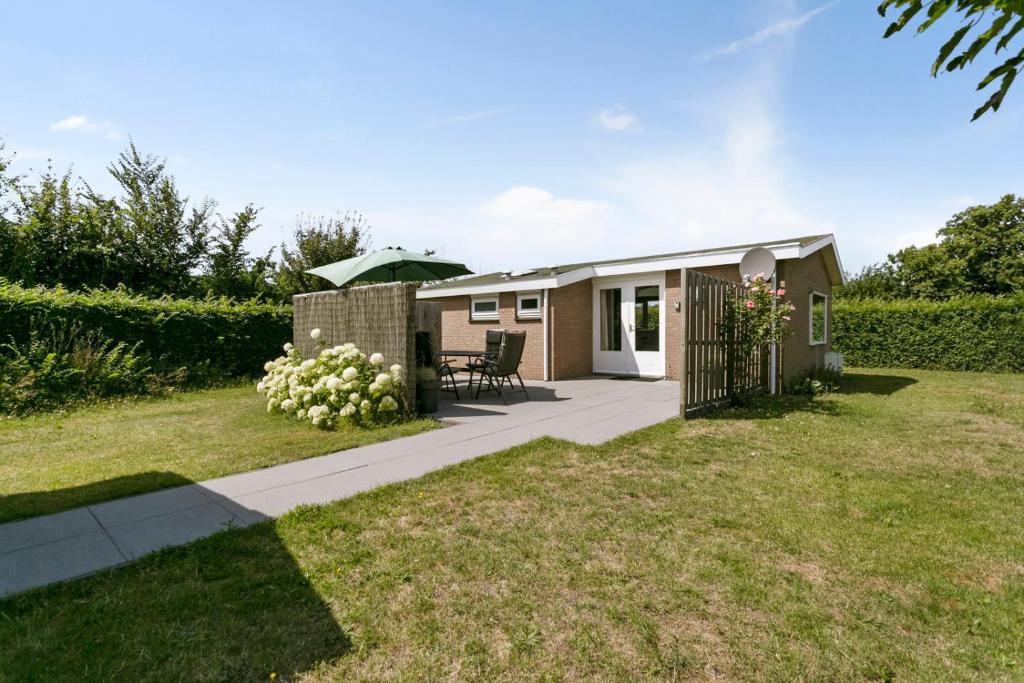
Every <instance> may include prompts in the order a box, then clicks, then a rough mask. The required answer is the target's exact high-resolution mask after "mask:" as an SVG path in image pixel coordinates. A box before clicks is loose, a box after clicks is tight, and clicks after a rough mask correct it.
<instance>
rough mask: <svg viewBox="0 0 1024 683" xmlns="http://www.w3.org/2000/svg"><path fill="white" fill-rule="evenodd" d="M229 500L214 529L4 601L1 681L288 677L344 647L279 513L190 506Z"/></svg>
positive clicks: (232, 506) (0, 619) (229, 506)
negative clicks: (273, 516)
mask: <svg viewBox="0 0 1024 683" xmlns="http://www.w3.org/2000/svg"><path fill="white" fill-rule="evenodd" d="M206 494H207V495H209V496H211V500H213V498H212V497H213V496H215V494H213V493H212V492H206ZM221 505H223V507H221V509H220V510H219V513H218V516H217V517H216V518H215V520H216V521H213V522H212V523H211V524H209V525H208V528H207V530H206V531H205V532H201V533H211V532H212V535H210V536H208V537H206V538H202V539H200V540H197V541H195V542H193V543H190V544H188V545H183V546H179V547H174V548H165V549H164V550H160V551H158V552H156V553H153V554H150V555H146V556H144V557H142V558H140V559H139V560H137V561H134V562H130V563H129V564H127V565H125V566H122V567H119V568H115V569H111V570H108V571H102V572H100V573H98V574H94V575H92V576H88V577H86V578H82V579H77V580H72V581H68V582H66V583H61V584H55V585H51V586H48V587H44V588H40V589H36V590H33V591H30V592H27V593H22V594H19V595H14V596H10V597H8V598H6V599H0V643H4V647H3V651H4V656H3V658H2V659H0V680H12V681H14V680H40V681H62V680H75V681H77V680H83V678H87V679H89V680H138V681H142V680H159V681H167V680H190V681H191V680H211V681H213V680H216V681H221V680H270V676H271V674H272V673H275V674H277V680H290V679H291V678H292V676H293V675H297V674H301V673H303V672H306V671H309V670H310V669H312V668H314V667H316V666H317V664H318V663H319V662H322V661H325V660H327V661H329V660H333V659H335V658H337V657H339V656H342V655H344V654H345V653H346V652H348V651H349V650H350V649H351V641H350V639H349V638H348V636H347V634H346V633H345V632H344V631H343V630H342V628H341V627H340V626H339V625H338V623H337V622H336V620H335V618H334V615H333V613H332V611H331V609H330V607H329V606H328V605H327V604H326V603H325V602H324V601H323V600H322V599H321V597H320V595H319V593H318V592H317V591H316V589H315V588H314V587H313V585H312V584H311V583H310V580H309V578H308V577H307V574H306V572H304V571H303V568H302V567H300V566H299V565H298V564H297V563H296V560H295V559H294V557H293V556H292V554H291V552H290V551H289V548H288V547H287V546H286V544H285V543H284V541H283V540H282V539H281V537H280V536H279V533H278V523H277V522H274V521H264V522H259V523H255V524H253V525H252V526H249V527H247V528H233V527H238V526H242V525H244V523H245V521H246V520H248V521H254V520H258V519H266V517H265V516H263V515H262V514H260V513H259V512H256V511H253V510H248V509H246V508H242V507H240V506H238V505H237V504H228V503H223V504H221V503H216V502H215V503H212V504H209V505H203V506H201V507H200V508H192V509H191V510H188V511H186V512H187V513H188V515H189V519H190V520H191V523H193V524H194V523H195V519H196V516H197V514H200V513H202V512H204V511H205V510H206V508H207V507H211V508H217V507H220V506H221ZM227 509H230V510H232V511H233V513H234V515H235V516H234V517H232V518H231V519H230V521H228V522H226V523H225V522H224V521H223V520H224V519H225V517H226V516H225V514H224V512H225V510H227ZM213 512H217V511H216V510H213V511H211V514H212V513H213ZM213 519H214V517H212V516H211V520H213ZM140 523H142V522H140ZM165 526H167V527H170V526H173V525H172V524H168V525H165ZM218 529H220V530H221V531H219V532H218ZM110 532H111V533H109V535H110V536H111V538H112V540H114V541H115V542H117V541H118V540H119V538H120V537H119V535H118V533H117V527H112V528H111V529H110ZM170 533H171V535H172V536H173V533H174V532H170ZM172 542H173V541H172ZM158 545H160V543H159V542H156V543H154V547H155V546H158ZM57 550H58V551H59V548H57ZM0 552H2V549H0ZM14 554H16V553H10V554H9V555H8V557H7V558H4V557H3V555H0V560H5V562H4V564H5V565H11V566H13V565H14V564H15V563H14V562H11V561H10V558H11V556H12V555H14ZM53 554H54V555H55V559H54V561H55V562H60V559H59V552H55V553H53ZM125 554H126V555H130V553H128V552H126V553H125ZM37 559H38V558H37ZM27 565H28V566H29V568H31V561H30V562H28V563H27ZM8 569H10V567H8Z"/></svg>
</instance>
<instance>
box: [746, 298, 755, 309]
mask: <svg viewBox="0 0 1024 683" xmlns="http://www.w3.org/2000/svg"><path fill="white" fill-rule="evenodd" d="M753 307H754V302H753V301H750V300H747V308H748V309H751V308H753Z"/></svg>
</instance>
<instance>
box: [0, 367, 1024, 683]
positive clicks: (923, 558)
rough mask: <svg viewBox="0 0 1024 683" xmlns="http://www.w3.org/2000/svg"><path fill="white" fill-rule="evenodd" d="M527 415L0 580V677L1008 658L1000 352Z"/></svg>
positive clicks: (1022, 507)
mask: <svg viewBox="0 0 1024 683" xmlns="http://www.w3.org/2000/svg"><path fill="white" fill-rule="evenodd" d="M843 389H844V391H843V393H841V394H839V395H836V396H834V397H833V398H831V399H828V400H817V401H813V402H810V401H807V400H803V399H788V400H786V401H784V402H781V403H779V404H776V405H774V406H771V407H767V408H766V407H754V408H750V409H746V410H742V411H731V412H726V413H722V414H719V415H718V416H717V417H714V418H711V419H703V420H695V421H691V422H687V423H682V422H679V421H670V422H667V423H664V424H662V425H658V426H655V427H652V428H649V429H646V430H643V431H640V432H636V433H634V434H631V435H628V436H626V437H623V438H620V439H618V440H616V441H613V442H611V443H609V444H605V445H603V446H600V447H585V446H579V445H575V444H571V443H567V442H561V441H555V440H549V439H548V440H541V441H537V442H533V443H531V444H528V445H526V446H523V447H520V448H516V449H513V450H510V451H506V452H503V453H500V454H496V455H493V456H489V457H485V458H481V459H478V460H475V461H472V462H467V463H463V464H461V465H458V466H455V467H452V468H449V469H446V470H442V471H439V472H435V473H433V474H430V475H428V476H426V477H424V478H422V479H420V480H416V481H411V482H405V483H401V484H396V485H391V486H388V487H385V488H382V489H378V490H376V491H373V492H370V493H367V494H363V495H360V496H357V497H355V498H352V499H349V500H345V501H339V502H337V503H333V504H330V505H327V506H324V507H315V508H304V509H300V510H297V511H295V512H293V513H291V514H289V515H287V516H285V517H283V518H281V519H279V520H275V521H273V522H268V523H264V524H260V525H257V526H254V527H251V528H248V529H244V530H235V531H228V532H225V533H222V534H218V535H216V536H213V537H210V538H208V539H205V540H203V541H200V542H197V543H195V544H193V545H191V546H186V547H182V548H176V549H171V550H167V551H163V552H161V553H159V554H156V555H153V556H150V557H148V558H145V559H143V560H142V561H140V562H137V563H134V564H132V565H129V566H127V567H123V568H121V569H117V570H114V571H111V572H107V573H103V574H100V575H97V576H94V577H91V578H88V579H84V580H81V581H76V582H73V583H69V584H65V585H60V586H54V587H50V588H47V589H43V590H40V591H36V592H33V593H29V594H26V595H23V596H19V597H15V598H13V599H11V600H8V601H6V602H2V603H0V643H2V644H3V652H4V657H3V658H2V659H0V678H7V679H9V680H47V681H58V680H81V679H82V678H89V679H93V680H107V679H126V680H159V681H164V680H211V681H212V680H229V679H230V680H237V679H242V680H269V678H270V676H271V674H276V677H277V680H293V679H299V680H311V681H320V680H364V679H373V680H376V679H401V680H437V679H449V680H450V679H489V680H494V679H499V680H509V681H513V680H522V679H529V680H538V679H546V680H566V679H574V680H592V679H598V680H600V679H603V680H622V679H643V678H669V679H672V678H675V679H684V680H689V679H726V680H784V681H790V680H851V681H853V680H857V681H859V680H896V681H901V680H920V681H935V680H948V681H962V680H983V681H992V680H1010V679H1018V680H1019V679H1020V678H1021V677H1024V621H1022V619H1024V618H1022V615H1024V525H1022V524H1021V520H1022V519H1024V376H1007V375H1004V376H999V375H980V374H966V373H965V374H953V373H938V372H924V371H909V370H908V371H903V370H889V371H873V372H867V371H857V372H853V373H851V374H850V375H849V376H848V378H847V379H846V380H845V382H844V386H843Z"/></svg>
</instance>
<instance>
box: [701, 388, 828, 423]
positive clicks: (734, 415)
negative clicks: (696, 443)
mask: <svg viewBox="0 0 1024 683" xmlns="http://www.w3.org/2000/svg"><path fill="white" fill-rule="evenodd" d="M790 413H813V414H815V415H838V414H839V406H838V405H837V404H836V402H835V401H833V400H832V399H830V398H828V397H824V396H819V397H817V398H812V397H810V396H793V395H787V394H783V395H782V396H779V397H777V398H772V397H770V396H758V397H756V398H753V399H751V400H750V401H749V403H746V404H744V405H737V406H732V407H729V408H723V409H722V410H717V411H714V412H711V413H709V414H708V415H707V416H706V419H709V420H774V419H777V418H780V417H783V416H784V415H788V414H790Z"/></svg>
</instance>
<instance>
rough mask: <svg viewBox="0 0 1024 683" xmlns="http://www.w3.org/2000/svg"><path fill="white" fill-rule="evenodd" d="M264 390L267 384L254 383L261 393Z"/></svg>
mask: <svg viewBox="0 0 1024 683" xmlns="http://www.w3.org/2000/svg"><path fill="white" fill-rule="evenodd" d="M266 390H267V385H266V384H265V383H264V382H260V383H259V384H257V385H256V391H258V392H260V393H261V394H262V393H263V392H264V391H266Z"/></svg>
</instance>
